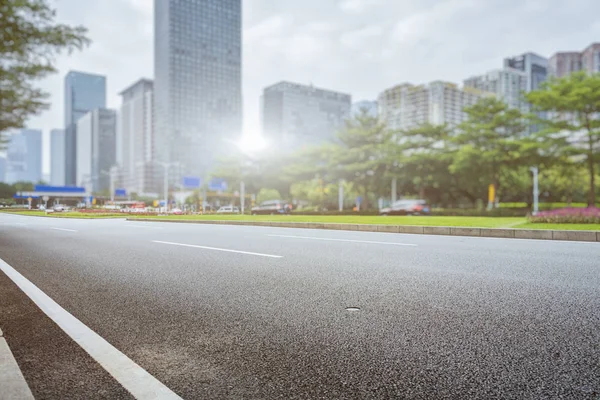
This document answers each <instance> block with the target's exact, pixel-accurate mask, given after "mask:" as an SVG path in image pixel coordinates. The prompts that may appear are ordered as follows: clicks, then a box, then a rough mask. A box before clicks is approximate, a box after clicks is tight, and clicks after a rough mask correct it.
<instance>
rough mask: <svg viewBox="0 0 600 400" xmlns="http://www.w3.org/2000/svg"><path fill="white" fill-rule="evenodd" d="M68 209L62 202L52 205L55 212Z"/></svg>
mask: <svg viewBox="0 0 600 400" xmlns="http://www.w3.org/2000/svg"><path fill="white" fill-rule="evenodd" d="M66 209H67V207H66V206H64V205H62V204H55V205H54V206H53V207H52V211H54V212H62V211H65V210H66Z"/></svg>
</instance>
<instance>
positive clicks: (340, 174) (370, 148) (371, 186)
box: [328, 112, 394, 209]
mask: <svg viewBox="0 0 600 400" xmlns="http://www.w3.org/2000/svg"><path fill="white" fill-rule="evenodd" d="M393 138H394V135H393V133H392V132H391V131H390V130H388V129H387V127H386V126H385V125H384V124H383V123H381V122H379V121H378V120H377V118H375V117H372V116H369V115H368V114H367V113H366V112H363V113H362V114H359V115H358V116H356V117H354V118H352V119H350V120H347V121H346V125H345V127H344V128H343V129H342V130H341V131H340V132H339V133H338V135H337V142H336V144H335V145H334V146H332V147H331V153H330V155H329V162H328V171H329V173H328V177H329V181H330V182H336V181H337V180H339V179H343V180H345V181H347V182H352V183H354V187H355V188H356V190H357V191H358V192H359V193H360V194H361V196H362V198H363V204H362V207H363V208H364V209H367V208H368V207H369V204H368V199H369V195H370V194H376V195H377V194H379V193H381V192H382V191H383V190H384V187H387V184H388V183H389V178H388V177H389V174H388V173H387V172H388V171H389V170H390V167H391V165H392V163H393V160H392V157H390V154H391V153H390V152H391V151H393V149H394V142H393Z"/></svg>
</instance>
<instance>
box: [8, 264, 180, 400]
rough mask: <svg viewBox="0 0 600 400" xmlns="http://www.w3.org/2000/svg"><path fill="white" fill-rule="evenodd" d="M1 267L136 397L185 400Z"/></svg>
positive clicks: (12, 269)
mask: <svg viewBox="0 0 600 400" xmlns="http://www.w3.org/2000/svg"><path fill="white" fill-rule="evenodd" d="M0 270H2V271H3V272H4V273H5V274H6V275H7V276H8V277H9V278H10V279H11V280H12V281H13V282H14V283H15V284H16V285H17V286H18V287H19V288H21V290H22V291H23V292H25V294H26V295H27V296H28V297H29V298H30V299H31V300H33V302H34V303H35V304H36V305H37V306H38V307H39V308H40V309H41V310H42V311H43V312H44V313H45V314H46V315H47V316H48V317H50V319H52V320H53V321H54V322H55V323H56V324H57V325H58V326H59V327H60V328H61V329H62V330H63V331H64V332H65V333H66V334H67V335H69V336H70V337H71V339H73V340H74V341H75V342H76V343H77V344H79V346H81V347H82V348H83V349H84V350H85V351H86V352H87V353H88V354H89V355H90V356H92V358H93V359H94V360H96V361H97V362H98V363H99V364H100V365H101V366H102V367H103V368H104V369H105V370H106V371H107V372H108V373H109V374H111V375H112V376H113V377H114V378H115V379H116V380H117V381H118V382H119V383H120V384H121V385H122V386H123V387H124V388H125V389H126V390H127V391H129V393H131V394H132V395H133V397H135V398H136V399H168V400H171V399H173V400H176V399H178V400H180V399H181V397H179V396H178V395H177V394H175V393H174V392H173V391H171V389H169V388H168V387H166V386H165V385H164V384H162V383H161V382H160V381H159V380H158V379H156V378H155V377H153V376H152V375H150V374H149V373H148V372H147V371H146V370H145V369H143V368H142V367H140V366H139V365H137V364H136V363H135V362H134V361H132V360H131V359H130V358H129V357H127V356H126V355H125V354H123V353H121V352H120V351H119V350H117V349H116V348H115V347H113V346H112V345H111V344H110V343H108V342H107V341H106V340H105V339H104V338H102V337H101V336H100V335H98V334H97V333H96V332H94V331H93V330H91V329H90V328H88V327H87V326H86V325H84V324H83V322H81V321H79V320H78V319H77V318H75V317H74V316H73V315H72V314H70V313H69V312H68V311H66V310H65V309H64V308H62V307H61V306H60V305H58V304H57V303H56V302H55V301H54V300H52V299H51V298H50V297H49V296H48V295H47V294H45V293H44V292H42V291H41V290H40V289H39V288H38V287H37V286H35V285H34V284H33V283H31V282H30V281H29V280H27V278H25V277H24V276H23V275H21V274H20V273H19V272H18V271H17V270H15V269H14V268H13V267H11V266H10V265H8V264H7V263H6V262H4V261H3V260H1V259H0ZM0 397H1V396H0Z"/></svg>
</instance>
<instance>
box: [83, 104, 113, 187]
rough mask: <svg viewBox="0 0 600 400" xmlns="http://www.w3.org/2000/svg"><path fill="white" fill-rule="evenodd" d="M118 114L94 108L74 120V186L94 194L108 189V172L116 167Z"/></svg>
mask: <svg viewBox="0 0 600 400" xmlns="http://www.w3.org/2000/svg"><path fill="white" fill-rule="evenodd" d="M116 120H117V113H116V111H115V110H110V109H106V108H97V109H95V110H92V111H90V112H88V113H87V114H85V115H84V116H83V117H81V118H79V120H78V121H77V168H76V171H77V175H76V181H75V182H76V184H77V186H82V187H86V188H89V189H90V190H91V191H93V192H100V191H105V190H107V189H108V188H109V186H110V176H109V173H110V170H111V168H112V167H113V166H115V165H116V154H117V121H116Z"/></svg>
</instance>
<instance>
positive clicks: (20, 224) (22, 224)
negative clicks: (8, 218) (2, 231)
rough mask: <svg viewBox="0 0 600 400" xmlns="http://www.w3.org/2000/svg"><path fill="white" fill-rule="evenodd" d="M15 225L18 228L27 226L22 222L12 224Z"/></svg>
mask: <svg viewBox="0 0 600 400" xmlns="http://www.w3.org/2000/svg"><path fill="white" fill-rule="evenodd" d="M14 224H15V225H19V226H27V224H24V223H22V222H14Z"/></svg>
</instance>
